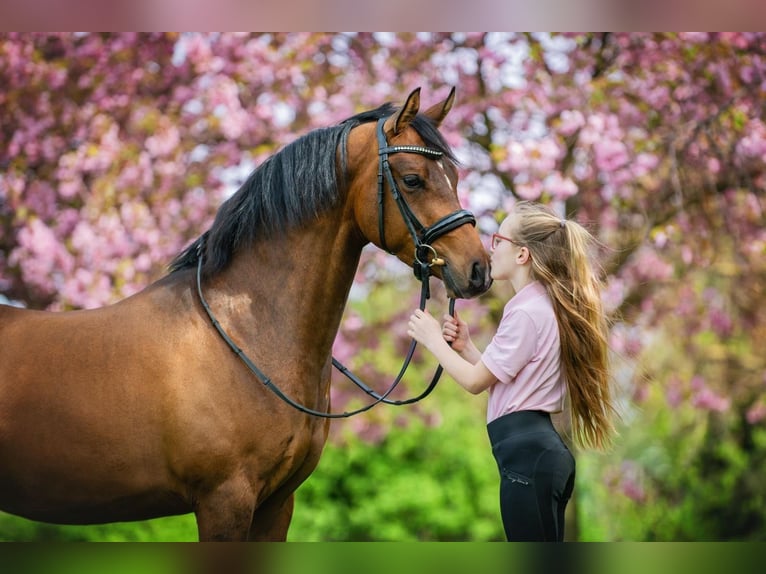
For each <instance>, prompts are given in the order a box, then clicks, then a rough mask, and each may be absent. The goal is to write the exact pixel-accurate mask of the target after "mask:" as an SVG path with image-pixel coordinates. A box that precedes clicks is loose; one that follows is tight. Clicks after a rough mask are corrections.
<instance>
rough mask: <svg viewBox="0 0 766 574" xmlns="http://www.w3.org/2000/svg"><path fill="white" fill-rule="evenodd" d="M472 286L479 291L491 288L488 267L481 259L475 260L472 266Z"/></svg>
mask: <svg viewBox="0 0 766 574" xmlns="http://www.w3.org/2000/svg"><path fill="white" fill-rule="evenodd" d="M471 287H472V288H474V289H476V290H477V291H485V290H486V289H488V288H489V273H488V268H487V266H486V265H484V264H483V263H481V262H479V261H474V263H473V267H472V268H471Z"/></svg>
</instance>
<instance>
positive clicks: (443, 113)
mask: <svg viewBox="0 0 766 574" xmlns="http://www.w3.org/2000/svg"><path fill="white" fill-rule="evenodd" d="M454 103H455V86H452V89H451V90H450V92H449V95H448V96H447V99H446V100H444V101H443V102H441V103H439V104H435V105H433V106H431V107H430V108H428V109H427V110H426V111H425V112H424V113H423V115H424V116H427V117H429V118H431V120H432V121H433V122H434V124H436V127H439V125H441V123H442V120H443V119H444V118H445V117H447V114H448V113H449V111H450V110H451V109H452V104H454Z"/></svg>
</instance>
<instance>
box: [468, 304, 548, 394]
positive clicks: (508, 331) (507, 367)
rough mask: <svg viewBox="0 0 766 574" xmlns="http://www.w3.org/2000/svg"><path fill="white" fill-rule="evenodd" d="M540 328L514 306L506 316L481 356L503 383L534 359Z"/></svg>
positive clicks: (514, 376) (510, 379) (509, 380)
mask: <svg viewBox="0 0 766 574" xmlns="http://www.w3.org/2000/svg"><path fill="white" fill-rule="evenodd" d="M537 338H538V337H537V331H536V329H535V324H534V321H532V319H531V317H530V316H529V315H528V314H527V313H525V312H524V311H521V310H518V309H517V310H513V311H511V312H510V313H508V315H506V316H504V317H503V320H502V321H501V322H500V325H499V326H498V329H497V332H496V333H495V336H494V337H493V338H492V341H490V343H489V345H488V346H487V348H486V350H485V351H484V353H483V354H482V356H481V360H482V362H483V363H484V365H485V366H486V367H487V369H489V371H490V372H491V373H492V374H493V375H495V377H497V380H498V381H500V382H501V383H510V382H512V381H513V379H515V378H516V375H518V374H519V371H521V369H523V368H524V367H525V366H526V365H527V364H529V362H530V361H531V360H532V359H533V357H534V355H535V350H536V348H537Z"/></svg>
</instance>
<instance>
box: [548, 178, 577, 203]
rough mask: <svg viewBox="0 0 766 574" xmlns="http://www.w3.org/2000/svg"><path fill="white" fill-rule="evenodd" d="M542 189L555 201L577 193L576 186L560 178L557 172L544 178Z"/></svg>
mask: <svg viewBox="0 0 766 574" xmlns="http://www.w3.org/2000/svg"><path fill="white" fill-rule="evenodd" d="M543 189H545V191H547V192H548V193H549V194H551V195H552V196H553V197H555V198H556V199H566V198H568V197H572V196H573V195H575V194H576V193H577V185H576V184H575V182H573V181H572V180H571V179H569V178H568V177H562V176H561V174H560V173H559V172H554V173H552V174H551V175H549V176H548V177H546V178H545V181H544V182H543Z"/></svg>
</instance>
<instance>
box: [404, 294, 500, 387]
mask: <svg viewBox="0 0 766 574" xmlns="http://www.w3.org/2000/svg"><path fill="white" fill-rule="evenodd" d="M407 334H408V335H409V336H410V337H412V338H413V339H415V340H416V341H417V342H418V343H421V344H422V345H424V346H425V347H426V348H427V349H428V350H429V351H431V353H433V355H434V356H435V357H436V360H437V361H439V363H440V364H441V366H442V367H444V370H445V371H447V373H448V374H449V375H450V376H451V377H452V378H453V379H455V381H456V382H457V383H458V384H459V385H460V386H461V387H463V388H464V389H465V390H466V391H468V392H469V393H472V394H474V395H476V394H479V393H480V392H482V391H484V390H486V389H488V388H489V387H490V386H492V384H494V383H495V382H496V381H497V379H496V377H495V376H494V375H493V374H492V373H491V372H490V370H489V369H487V367H486V366H485V365H484V363H482V362H481V360H480V357H481V355H480V354H479V352H478V350H477V349H476V347H475V346H474V345H473V344H471V347H473V351H471V350H470V349H464V352H466V351H467V353H468V356H470V357H471V358H476V362H473V363H472V362H470V361H468V360H466V359H465V358H463V357H461V356H460V354H458V352H457V351H455V350H454V349H453V348H452V347H450V346H449V344H448V343H447V341H445V340H444V337H442V328H441V325H439V322H438V321H437V320H436V319H434V318H433V317H432V316H431V315H430V314H429V313H428V311H421V310H420V309H417V310H416V311H415V312H414V313H413V314H412V316H411V317H410V322H409V325H408V329H407Z"/></svg>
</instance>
